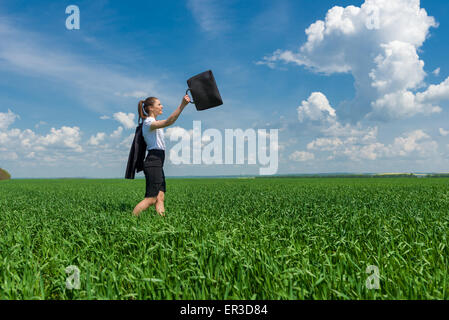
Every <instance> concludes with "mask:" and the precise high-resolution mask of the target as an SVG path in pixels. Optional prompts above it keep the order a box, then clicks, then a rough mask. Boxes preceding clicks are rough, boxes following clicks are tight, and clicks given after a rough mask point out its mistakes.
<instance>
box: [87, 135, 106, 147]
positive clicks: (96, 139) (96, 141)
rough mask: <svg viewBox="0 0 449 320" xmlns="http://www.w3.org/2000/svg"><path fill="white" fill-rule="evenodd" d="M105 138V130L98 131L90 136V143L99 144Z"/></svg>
mask: <svg viewBox="0 0 449 320" xmlns="http://www.w3.org/2000/svg"><path fill="white" fill-rule="evenodd" d="M105 138H106V134H105V133H104V132H98V133H97V134H96V135H95V136H91V137H90V139H89V141H88V144H90V145H92V146H98V145H99V144H100V142H102V141H103V140H104V139H105Z"/></svg>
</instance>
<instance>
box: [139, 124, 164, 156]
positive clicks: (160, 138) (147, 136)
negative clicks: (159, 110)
mask: <svg viewBox="0 0 449 320" xmlns="http://www.w3.org/2000/svg"><path fill="white" fill-rule="evenodd" d="M153 121H156V119H155V118H153V117H148V118H146V119H145V121H144V122H143V125H142V135H143V138H144V140H145V142H146V144H147V150H151V149H159V150H165V141H164V129H162V128H160V129H155V130H151V129H150V126H151V123H152V122H153Z"/></svg>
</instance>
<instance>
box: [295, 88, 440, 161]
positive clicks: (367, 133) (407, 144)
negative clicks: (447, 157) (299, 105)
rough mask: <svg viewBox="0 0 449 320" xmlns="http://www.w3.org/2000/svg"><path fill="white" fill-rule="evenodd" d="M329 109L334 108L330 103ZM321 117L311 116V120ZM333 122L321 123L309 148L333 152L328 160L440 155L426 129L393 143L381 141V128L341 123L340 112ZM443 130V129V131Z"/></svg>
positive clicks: (406, 135)
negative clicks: (378, 136) (379, 131)
mask: <svg viewBox="0 0 449 320" xmlns="http://www.w3.org/2000/svg"><path fill="white" fill-rule="evenodd" d="M320 100H321V101H327V99H326V97H325V96H324V95H323V97H320ZM325 105H326V107H327V109H328V108H330V109H332V110H334V109H333V108H332V107H331V106H330V105H329V104H325ZM311 118H313V119H312V120H314V119H319V117H315V118H314V117H309V119H311ZM331 119H332V121H327V122H321V123H320V126H318V127H317V128H318V129H319V133H320V134H321V135H323V136H322V137H317V138H315V139H314V140H312V141H311V142H309V143H308V144H307V150H313V151H315V154H316V152H330V155H329V156H328V157H327V159H328V160H334V159H336V158H346V159H349V160H351V161H360V160H377V159H381V158H385V159H387V158H388V159H392V158H407V157H412V156H414V157H419V158H429V157H432V156H435V155H436V154H437V149H438V144H437V143H436V142H435V141H433V140H432V139H431V137H430V136H429V135H428V134H426V133H425V132H424V131H423V130H415V131H411V132H406V133H404V134H403V135H401V136H399V137H396V138H395V139H394V141H393V142H392V143H391V144H388V145H387V144H384V143H381V142H379V141H378V139H377V134H378V127H377V126H375V127H366V128H365V127H363V126H362V124H361V123H360V122H358V123H357V124H356V125H352V124H349V123H347V124H341V123H340V121H339V120H338V117H337V114H336V113H335V114H334V116H333V117H332V118H331ZM440 132H441V130H440ZM305 157H306V155H305V154H302V153H298V154H296V156H295V157H293V156H291V157H290V159H292V160H293V158H295V159H302V158H305Z"/></svg>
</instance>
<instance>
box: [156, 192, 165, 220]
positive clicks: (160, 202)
mask: <svg viewBox="0 0 449 320" xmlns="http://www.w3.org/2000/svg"><path fill="white" fill-rule="evenodd" d="M164 200H165V193H164V191H159V194H158V195H157V198H156V206H155V207H156V211H157V213H159V214H160V215H161V216H163V217H165V208H164Z"/></svg>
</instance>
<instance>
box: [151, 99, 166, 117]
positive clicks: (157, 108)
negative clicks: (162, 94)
mask: <svg viewBox="0 0 449 320" xmlns="http://www.w3.org/2000/svg"><path fill="white" fill-rule="evenodd" d="M163 108H164V107H163V106H162V104H161V102H160V101H159V99H156V101H155V102H154V103H153V105H152V106H151V109H152V110H153V112H154V114H155V115H156V116H159V115H161V114H162V109H163Z"/></svg>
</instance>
